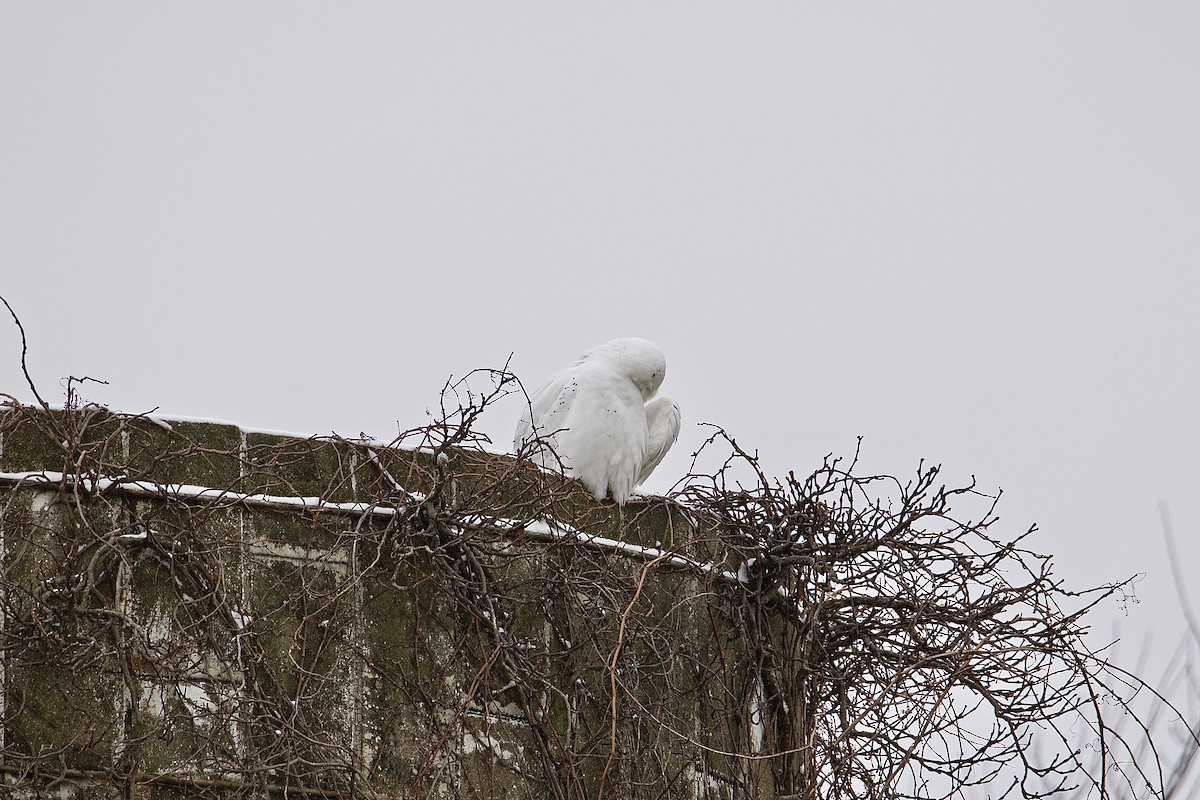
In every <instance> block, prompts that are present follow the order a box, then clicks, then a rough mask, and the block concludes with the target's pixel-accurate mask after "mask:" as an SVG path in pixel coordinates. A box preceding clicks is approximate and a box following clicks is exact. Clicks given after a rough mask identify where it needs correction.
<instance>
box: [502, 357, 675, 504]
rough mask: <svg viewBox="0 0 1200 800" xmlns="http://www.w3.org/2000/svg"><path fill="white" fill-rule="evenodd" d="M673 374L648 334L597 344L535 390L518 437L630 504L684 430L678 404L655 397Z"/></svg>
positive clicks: (540, 456) (601, 494) (548, 461)
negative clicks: (628, 501)
mask: <svg viewBox="0 0 1200 800" xmlns="http://www.w3.org/2000/svg"><path fill="white" fill-rule="evenodd" d="M666 373H667V360H666V358H665V357H664V356H663V354H662V351H661V350H659V349H658V348H657V347H655V346H654V345H653V344H652V343H650V342H648V341H646V340H645V339H636V338H626V339H613V340H612V341H611V342H605V343H604V344H602V345H599V346H598V347H593V348H592V349H591V350H588V351H587V352H586V353H584V354H583V355H581V356H580V357H579V358H578V359H577V360H576V361H575V363H574V364H572V365H571V366H569V367H567V368H566V369H564V370H562V371H560V372H559V373H558V374H557V375H555V376H554V377H553V378H551V379H550V380H548V381H547V382H546V383H544V384H542V385H541V386H540V387H539V388H538V389H537V390H536V391H535V392H533V393H532V394H531V395H530V396H529V407H528V408H526V409H525V412H524V413H523V414H522V415H521V419H520V420H519V421H518V422H517V432H516V435H515V436H514V437H513V444H514V446H515V447H516V449H517V452H518V453H520V452H522V450H523V449H524V451H527V452H529V455H530V457H531V458H533V460H534V461H535V462H536V463H538V464H540V465H541V466H543V467H545V468H546V469H555V470H557V469H560V468H561V469H562V470H563V471H564V472H566V473H567V474H569V475H575V476H576V477H578V478H579V479H580V480H582V481H583V485H584V486H586V487H587V489H588V491H590V492H591V493H592V494H593V495H595V497H596V499H597V500H603V499H604V498H605V496H606V495H611V496H612V498H613V500H615V501H616V502H617V504H618V505H622V506H623V505H625V501H626V500H628V499H629V494H630V492H632V491H633V487H634V486H637V485H638V484H640V483H642V482H643V481H644V480H646V478H648V477H649V476H650V473H651V472H652V471H653V470H654V468H655V467H657V466H658V464H659V462H661V461H662V459H663V456H665V455H666V454H667V451H668V450H670V449H671V445H673V444H674V443H675V440H676V439H677V438H678V437H679V423H680V416H679V406H678V405H676V404H675V402H673V401H672V400H671V399H670V398H669V397H659V398H657V399H655V400H653V401H651V398H653V397H654V395H655V393H656V392H657V391H658V387H659V386H660V385H661V384H662V381H663V377H664V376H665V375H666ZM535 440H536V441H535ZM531 443H533V444H531ZM530 448H533V449H530Z"/></svg>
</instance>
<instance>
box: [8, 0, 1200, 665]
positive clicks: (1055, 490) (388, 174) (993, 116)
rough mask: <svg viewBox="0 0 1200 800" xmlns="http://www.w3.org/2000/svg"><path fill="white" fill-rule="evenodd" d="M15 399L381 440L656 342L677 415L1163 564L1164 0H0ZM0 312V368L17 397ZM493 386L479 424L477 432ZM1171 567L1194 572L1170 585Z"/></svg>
mask: <svg viewBox="0 0 1200 800" xmlns="http://www.w3.org/2000/svg"><path fill="white" fill-rule="evenodd" d="M0 9H2V11H0V103H2V113H0V291H2V293H3V294H4V295H5V296H6V297H7V298H8V300H9V301H10V302H11V303H12V304H13V305H14V307H15V308H16V309H17V311H18V313H19V314H20V315H21V317H22V319H23V321H24V323H25V326H26V329H27V331H28V334H29V337H30V367H31V370H32V372H33V374H34V376H35V378H36V379H37V381H38V382H39V384H40V386H41V389H42V391H43V394H45V395H48V396H49V397H51V398H53V399H57V400H60V401H61V399H62V388H61V386H60V385H59V381H60V379H61V378H62V377H64V376H66V375H76V376H81V375H89V376H93V377H96V378H102V379H104V380H107V381H109V385H108V386H106V387H96V386H91V387H88V390H87V396H88V397H89V398H90V399H92V400H94V401H97V402H102V403H105V404H108V405H111V406H112V407H114V408H116V409H120V410H125V411H132V412H139V411H147V410H149V409H152V408H155V407H159V408H161V409H162V411H164V412H166V413H175V414H183V415H194V416H205V417H218V418H225V419H229V420H232V421H235V422H238V423H241V424H244V425H247V426H255V427H266V428H275V429H285V430H294V431H298V432H302V433H328V432H330V431H336V432H338V433H341V434H345V435H352V434H357V433H358V432H360V431H366V432H368V433H370V434H372V435H374V436H377V437H381V438H390V437H391V436H392V435H394V434H395V432H396V431H397V429H398V428H408V427H412V426H415V425H419V424H422V423H423V422H424V421H425V409H426V408H427V407H431V406H433V405H434V404H435V403H436V401H437V395H438V390H439V388H440V387H441V385H442V383H443V382H444V381H445V379H446V378H447V376H448V375H450V374H452V373H453V374H456V375H461V374H463V373H465V372H467V371H469V370H470V369H472V368H474V367H483V366H499V365H501V364H503V363H504V361H505V359H506V358H507V357H508V355H509V354H510V353H514V354H515V355H514V356H513V361H512V363H513V366H514V368H515V370H516V371H517V372H518V374H520V375H521V376H522V377H523V378H524V379H525V380H526V381H527V382H528V383H530V384H536V383H538V382H540V381H542V380H543V379H545V378H546V377H548V376H549V375H550V374H551V373H553V372H554V371H555V370H556V369H558V368H559V367H561V366H563V365H564V364H566V363H567V362H568V361H569V360H570V359H571V358H572V357H574V356H575V355H576V354H578V353H579V352H581V351H583V350H585V349H587V348H589V347H591V346H593V345H595V344H598V343H599V342H602V341H605V340H606V339H609V338H612V337H615V336H626V335H636V336H643V337H646V338H649V339H651V340H653V341H655V342H657V343H658V344H659V345H660V346H661V347H662V348H663V350H664V351H665V352H666V354H667V358H668V365H669V370H668V376H667V380H666V383H665V384H664V391H666V392H668V393H670V394H671V395H672V396H673V397H675V398H676V399H677V400H678V402H679V404H680V405H681V406H682V408H683V414H684V423H685V424H684V432H683V434H682V436H681V438H680V442H679V444H678V445H677V446H676V450H675V451H674V452H673V453H672V455H671V456H670V457H668V459H667V460H666V461H665V462H664V463H663V465H662V466H660V467H659V470H658V472H657V473H656V475H655V476H654V478H653V479H652V481H651V483H650V486H649V488H651V489H657V490H662V489H665V488H666V487H668V486H669V485H670V484H671V483H672V482H673V481H674V480H675V479H676V478H677V477H678V476H680V475H681V474H683V472H684V471H685V470H686V466H687V463H688V460H689V454H690V453H691V451H692V450H694V449H695V448H696V447H697V445H698V444H699V443H700V441H701V440H702V439H703V438H704V436H705V432H704V431H703V430H702V429H700V428H698V427H697V426H696V424H697V423H699V422H702V421H707V422H714V423H719V424H720V425H722V426H724V427H725V428H727V429H728V430H729V431H730V432H732V433H733V434H734V435H736V436H737V437H738V438H739V439H740V440H741V441H743V442H744V443H745V444H747V445H749V446H756V447H758V448H759V451H760V452H761V454H762V458H763V461H764V463H765V464H766V466H767V467H768V469H770V470H771V471H774V472H784V471H786V470H788V469H795V470H796V471H797V472H801V473H806V472H808V471H811V470H812V469H813V468H815V467H816V466H818V465H819V463H820V459H821V457H822V456H823V455H824V454H825V453H828V452H834V453H842V454H850V453H852V452H853V449H854V445H855V440H856V437H857V436H859V435H861V436H863V437H864V444H863V453H864V459H863V460H864V467H865V469H867V470H872V471H886V472H893V473H899V474H908V473H911V472H912V471H913V470H914V469H915V467H916V464H917V462H918V460H919V459H921V458H925V459H927V460H930V461H934V462H941V463H943V464H944V465H945V475H946V477H947V479H948V480H950V481H961V480H966V479H967V477H968V476H969V475H971V474H974V475H975V476H977V478H978V480H979V482H980V484H981V486H982V487H985V488H996V487H1002V488H1003V489H1004V492H1005V495H1004V499H1003V501H1002V503H1001V506H1000V512H1001V516H1002V522H1001V524H1000V528H998V530H999V531H1001V532H1004V533H1009V534H1012V535H1016V534H1018V533H1020V532H1022V531H1024V529H1025V528H1026V527H1028V526H1029V525H1030V524H1032V523H1034V522H1036V523H1038V524H1039V525H1040V526H1041V527H1042V529H1043V530H1042V533H1041V534H1039V536H1038V537H1037V538H1036V539H1035V540H1034V541H1033V545H1034V547H1035V549H1038V550H1041V551H1046V552H1052V553H1055V554H1057V556H1058V565H1059V571H1060V573H1061V574H1063V575H1064V576H1065V577H1067V578H1068V579H1069V580H1070V581H1071V582H1072V583H1073V584H1075V585H1076V586H1079V587H1082V586H1085V585H1091V584H1096V583H1101V582H1105V581H1111V580H1116V579H1119V578H1123V577H1127V576H1129V575H1132V574H1135V573H1141V574H1144V576H1145V577H1144V579H1143V580H1142V581H1141V582H1140V583H1139V584H1138V588H1137V593H1138V599H1139V600H1140V602H1139V603H1137V604H1133V605H1131V606H1130V607H1129V608H1128V612H1127V616H1126V615H1125V614H1124V613H1123V612H1122V611H1121V610H1120V609H1119V608H1118V607H1117V606H1116V604H1111V605H1110V606H1108V607H1106V608H1105V609H1103V610H1102V613H1101V614H1100V615H1098V616H1097V623H1098V624H1099V626H1100V627H1101V628H1103V629H1104V630H1105V631H1106V633H1107V631H1108V626H1109V624H1110V623H1111V622H1112V621H1113V620H1120V621H1122V624H1123V625H1124V628H1125V633H1126V635H1127V637H1128V644H1127V645H1126V648H1127V651H1129V652H1131V653H1132V651H1135V650H1137V649H1138V648H1139V647H1140V643H1141V636H1142V635H1143V633H1144V632H1145V631H1147V630H1151V629H1153V630H1154V631H1155V632H1156V635H1157V641H1156V644H1155V651H1156V654H1157V657H1158V658H1159V661H1160V662H1161V657H1162V655H1163V653H1164V652H1169V650H1170V645H1171V643H1173V641H1175V640H1177V639H1178V637H1179V635H1180V632H1181V630H1182V621H1181V616H1180V614H1179V613H1178V609H1177V604H1176V601H1175V598H1174V594H1173V590H1172V589H1171V586H1170V579H1169V571H1168V562H1167V559H1166V555H1165V551H1164V548H1163V545H1162V535H1161V528H1160V524H1159V510H1158V508H1159V502H1160V501H1165V502H1166V503H1167V504H1168V505H1169V508H1170V513H1171V516H1172V518H1173V521H1174V524H1175V528H1176V531H1177V534H1178V536H1179V538H1180V545H1181V549H1182V551H1183V553H1184V561H1183V564H1184V567H1185V569H1186V570H1187V571H1188V572H1189V574H1190V575H1192V576H1195V575H1196V574H1197V573H1200V566H1198V565H1200V504H1198V503H1197V487H1198V486H1200V457H1198V455H1197V453H1198V452H1200V422H1198V420H1197V405H1198V403H1197V399H1198V397H1197V395H1198V393H1200V378H1198V375H1197V360H1198V359H1197V345H1198V342H1200V313H1198V305H1200V233H1198V228H1200V145H1198V143H1200V47H1198V46H1197V42H1200V5H1197V4H1196V3H1194V2H1156V3H1120V4H1116V3H1097V2H1086V3H1084V2H1074V3H1072V2H1063V3H1004V4H991V5H984V4H980V3H969V4H968V3H915V2H914V3H904V4H857V3H855V4H847V3H838V4H814V3H786V4H785V3H764V4H755V5H753V6H749V5H747V4H724V5H715V4H696V3H653V4H648V3H643V2H638V3H605V4H592V5H586V6H585V5H582V4H574V3H572V4H563V3H553V4H552V3H544V4H531V3H519V2H518V3H503V4H501V3H490V4H478V5H476V4H470V5H466V4H456V3H427V4H419V5H418V4H409V3H390V2H389V3H376V4H363V3H357V4H353V3H343V4H337V5H336V8H335V6H333V5H329V4H321V5H317V4H302V3H296V2H286V3H254V4H244V3H219V2H206V3H202V4H199V3H196V4H180V3H170V4H162V3H158V4H151V3H114V2H106V3H102V4H101V3H74V4H70V3H54V4H51V3H4V4H3V6H0ZM18 352H19V347H18V343H17V338H16V335H15V330H14V329H13V326H11V325H9V324H7V323H3V324H0V389H2V390H4V391H9V392H13V393H15V394H17V395H18V396H20V397H22V398H25V399H29V397H30V395H29V393H28V392H27V391H25V390H24V388H23V385H22V383H23V382H22V379H21V377H20V373H19V369H18ZM517 413H518V405H517V403H516V401H515V400H514V401H511V402H510V403H509V404H507V405H501V406H500V407H498V408H497V409H496V410H495V411H494V412H493V413H492V415H491V416H490V418H487V419H486V420H485V424H484V429H485V430H486V431H487V432H489V433H491V434H492V435H493V436H494V438H496V439H497V442H498V444H500V445H501V446H506V445H507V444H509V437H511V432H512V427H513V423H514V421H515V419H516V416H517ZM1193 594H1194V596H1195V599H1196V600H1197V602H1200V588H1194V589H1193Z"/></svg>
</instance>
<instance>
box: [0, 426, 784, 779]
mask: <svg viewBox="0 0 1200 800" xmlns="http://www.w3.org/2000/svg"><path fill="white" fill-rule="evenodd" d="M443 433H444V432H443ZM430 441H431V442H433V443H435V444H436V442H437V441H438V438H437V432H434V434H432V438H431V440H430ZM436 452H441V453H442V457H441V458H440V459H439V457H438V456H437V455H436ZM0 472H2V473H3V475H0V512H2V513H0V556H2V564H3V575H2V577H0V585H2V589H3V609H2V611H3V615H2V617H0V624H2V625H3V628H2V630H0V644H2V650H0V659H2V661H0V669H2V675H0V678H2V681H3V701H2V702H3V709H2V712H3V727H2V729H0V736H2V737H3V739H2V741H0V770H3V773H2V774H3V777H4V780H5V781H6V782H7V787H8V789H7V791H8V792H9V794H10V795H11V796H14V797H25V796H28V797H35V796H62V797H97V798H109V797H112V798H116V797H136V798H152V797H153V798H157V797H164V798H165V797H183V796H186V797H197V796H200V797H214V798H216V797H222V798H224V797H249V796H253V797H267V796H286V797H448V798H449V797H456V798H457V797H463V798H467V797H470V798H476V797H478V798H492V797H497V798H535V797H536V798H543V797H580V798H582V797H588V798H596V797H601V796H604V797H621V798H633V797H672V798H673V797H679V798H683V797H687V798H708V797H712V798H717V797H733V796H735V794H736V795H737V796H767V795H764V794H763V792H766V791H767V789H766V787H765V784H763V783H762V780H761V778H760V777H756V776H757V772H756V771H755V770H756V767H754V766H753V765H750V766H747V765H746V764H745V763H743V762H741V761H738V760H736V759H731V758H728V757H726V756H722V755H721V754H720V751H739V748H740V749H741V750H745V749H746V748H747V747H749V746H750V745H749V744H748V743H749V742H752V741H761V737H762V731H761V730H759V731H755V730H754V728H755V724H756V722H755V721H754V720H751V719H749V718H748V717H747V716H746V715H745V714H742V713H740V712H739V710H738V709H740V708H745V707H746V706H745V701H746V699H747V698H746V696H747V693H748V692H749V689H748V688H747V685H746V681H745V679H744V676H743V675H742V674H741V667H739V666H738V665H737V656H736V654H732V655H731V654H730V653H729V652H727V647H726V644H725V643H723V642H722V640H721V635H722V634H721V631H722V627H721V625H722V623H721V622H720V617H721V614H722V612H721V610H720V609H721V605H722V603H723V601H722V599H721V598H722V592H725V591H727V589H726V588H724V587H725V584H727V583H728V580H727V578H728V575H724V576H722V575H721V574H720V573H719V571H714V570H707V571H706V569H705V568H704V567H702V566H697V565H702V564H704V563H706V562H707V561H709V560H710V556H711V553H708V552H706V549H708V546H707V545H705V544H703V542H704V541H705V539H704V537H703V536H702V535H701V532H700V531H698V530H696V529H695V528H694V526H693V525H692V524H691V523H690V522H689V520H688V517H687V515H685V514H684V513H682V511H681V509H679V508H677V507H675V506H673V505H671V504H669V503H666V502H663V501H658V502H648V501H647V502H635V503H631V504H630V505H629V506H627V507H626V509H625V511H624V514H618V512H617V510H616V509H615V507H612V506H610V505H604V504H596V503H595V502H594V501H592V500H591V499H590V498H589V497H587V496H586V495H585V494H584V493H583V492H581V491H579V489H578V488H577V487H576V486H575V485H574V484H573V483H572V482H569V481H564V480H563V479H561V478H559V477H556V476H549V475H544V474H541V473H538V472H536V471H535V470H532V469H530V468H528V466H527V465H522V464H519V463H516V462H515V461H514V460H513V459H511V458H507V457H502V456H493V455H488V454H485V453H481V452H479V451H477V450H471V449H459V448H454V447H436V446H435V447H433V448H430V449H428V450H426V451H410V450H401V449H394V448H386V447H379V446H371V445H367V444H364V443H355V442H348V441H344V440H332V439H295V438H288V437H283V436H278V435H272V434H267V433H255V432H250V431H243V430H241V429H239V428H237V427H233V426H228V425H220V424H208V423H195V422H178V421H176V422H170V421H162V420H152V419H149V418H146V417H131V416H123V415H113V414H109V413H108V412H106V411H104V410H102V409H96V408H81V409H74V410H71V411H53V412H50V411H44V410H41V409H31V408H8V409H6V410H5V411H4V412H2V413H0ZM547 519H555V520H558V521H559V525H558V526H554V525H547V524H546V523H545V522H544V520H547ZM538 520H543V521H538ZM580 533H582V534H583V535H577V534H580ZM668 553H672V554H674V555H667V554H668ZM755 737H757V740H756V739H755ZM734 786H740V787H741V789H740V790H739V791H738V792H736V793H735V791H734V788H733V787H734ZM755 786H758V788H759V789H761V791H758V790H755V791H751V789H754V787H755Z"/></svg>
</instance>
